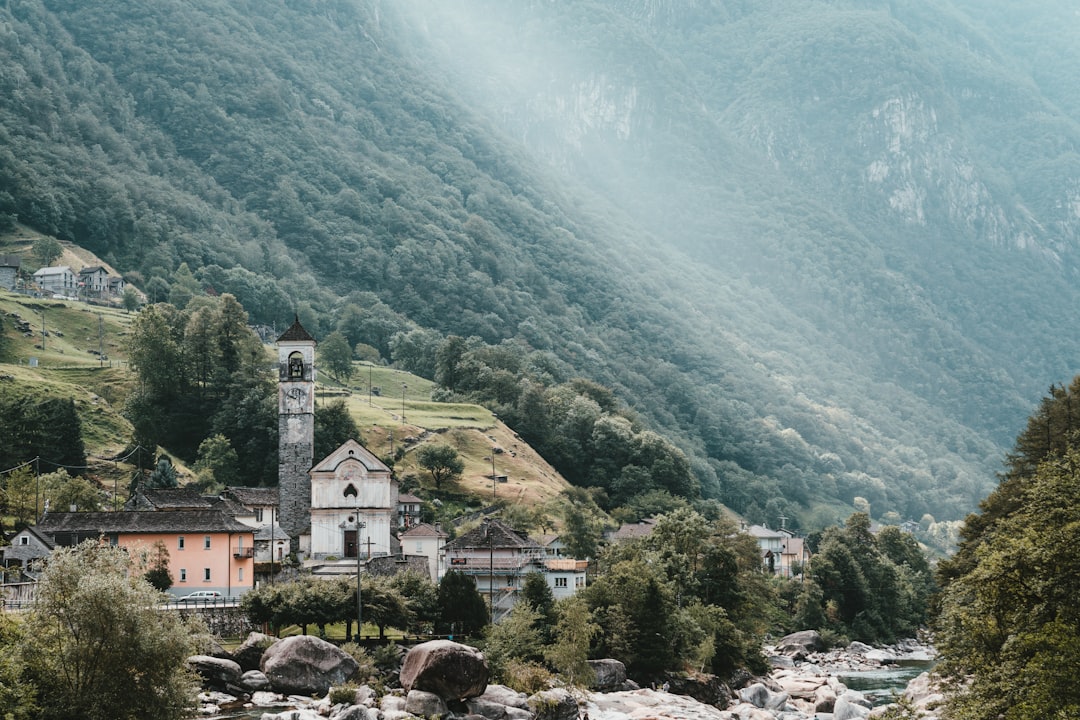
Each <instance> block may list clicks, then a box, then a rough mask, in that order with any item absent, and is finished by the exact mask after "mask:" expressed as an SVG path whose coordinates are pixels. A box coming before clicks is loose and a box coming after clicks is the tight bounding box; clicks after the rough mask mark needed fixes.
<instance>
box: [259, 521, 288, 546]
mask: <svg viewBox="0 0 1080 720" xmlns="http://www.w3.org/2000/svg"><path fill="white" fill-rule="evenodd" d="M255 539H256V540H266V541H267V542H270V541H274V542H276V541H278V540H291V539H292V538H290V537H289V534H288V533H287V532H285V531H284V530H282V529H281V526H280V525H278V524H277V523H274V524H273V525H263V526H261V527H258V528H255Z"/></svg>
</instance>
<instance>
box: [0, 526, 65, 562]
mask: <svg viewBox="0 0 1080 720" xmlns="http://www.w3.org/2000/svg"><path fill="white" fill-rule="evenodd" d="M52 551H53V543H52V539H51V538H50V537H49V536H48V535H44V534H42V533H41V532H39V531H38V529H37V528H36V527H34V526H30V527H26V528H23V529H22V530H20V531H19V532H17V533H15V534H14V535H13V536H12V537H11V544H10V545H8V546H7V547H5V548H3V550H0V554H2V556H3V563H4V567H6V568H13V567H17V568H20V569H22V570H26V569H28V568H30V567H31V565H32V564H33V563H34V562H35V561H36V560H42V559H44V558H47V557H49V555H50V554H52Z"/></svg>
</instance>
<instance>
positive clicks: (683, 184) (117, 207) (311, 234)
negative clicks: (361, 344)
mask: <svg viewBox="0 0 1080 720" xmlns="http://www.w3.org/2000/svg"><path fill="white" fill-rule="evenodd" d="M1078 30H1080V18H1078V17H1077V15H1076V13H1075V11H1074V10H1073V9H1071V8H1070V7H1069V6H1068V4H1067V3H1064V2H1051V3H1042V4H1040V5H1039V6H1037V7H1031V8H1026V9H1025V12H1024V13H1022V14H1020V13H1017V12H1015V11H1013V10H1012V9H1011V6H1008V5H1007V4H1005V3H999V2H991V3H988V4H987V3H974V2H961V1H960V0H955V1H954V2H946V3H937V4H934V5H933V7H928V6H925V5H924V4H920V3H908V2H903V1H902V0H894V1H893V2H891V3H887V4H883V3H868V2H840V1H837V2H808V3H798V4H794V5H793V4H790V3H787V4H785V3H780V2H754V3H741V2H720V1H715V2H709V1H706V0H702V1H700V2H692V3H682V2H670V3H669V2H659V1H657V2H648V1H645V0H626V1H625V2H617V1H612V2H589V1H584V2H575V3H538V2H520V3H506V2H495V1H492V2H484V1H480V0H475V1H470V2H434V1H433V2H419V1H417V2H408V3H402V2H375V1H373V2H351V1H349V0H336V1H325V2H311V1H304V2H301V1H300V0H284V1H280V2H264V1H261V0H258V1H256V0H252V1H250V2H243V1H242V0H236V1H233V2H225V1H224V0H202V1H201V2H197V3H181V2H179V1H172V0H165V1H163V2H159V3H154V4H152V5H146V6H141V5H140V6H129V4H127V3H104V4H87V3H80V2H76V1H75V0H15V1H12V2H8V3H5V4H4V5H3V7H0V214H3V215H6V216H7V217H13V216H14V217H17V219H18V221H19V222H23V223H26V224H28V225H31V226H32V227H34V228H35V229H38V230H41V231H44V232H51V233H54V234H56V235H57V236H58V237H61V238H63V239H69V240H73V241H75V242H78V243H80V244H82V245H85V246H86V247H88V248H90V249H92V250H94V251H95V252H97V253H98V254H100V255H101V256H103V257H105V258H106V259H107V260H108V261H109V262H110V263H112V264H113V265H114V266H116V267H118V268H121V269H123V270H124V271H125V272H127V273H128V274H129V276H130V277H131V278H132V279H133V280H135V281H136V282H137V284H140V285H141V286H144V287H146V288H148V289H156V291H158V292H160V294H161V295H162V297H166V296H167V295H168V292H169V290H170V288H171V286H172V285H173V284H174V283H175V282H176V271H177V268H178V267H179V266H180V264H181V263H184V262H186V263H188V265H189V266H190V268H191V269H192V270H193V271H195V275H196V277H197V278H198V279H199V281H200V282H201V283H202V284H203V285H204V286H210V287H213V288H214V289H215V290H216V291H219V292H232V293H234V294H236V295H237V297H238V298H239V299H240V300H241V301H242V302H243V303H244V305H245V307H246V308H247V309H248V310H249V312H250V313H251V314H252V317H253V319H254V320H256V321H259V322H267V323H274V322H277V323H279V324H280V323H283V322H285V321H286V320H287V319H289V318H291V316H292V313H293V311H294V310H296V311H298V312H299V313H300V315H301V319H302V320H303V321H304V323H305V326H306V327H309V328H310V329H311V330H312V332H313V333H315V334H316V336H320V335H322V334H325V333H327V332H329V331H330V330H332V329H334V327H335V323H336V321H337V319H338V317H339V314H340V312H341V311H342V308H343V307H344V306H345V305H346V304H347V303H354V304H360V305H363V306H364V307H365V308H367V309H368V311H369V312H370V314H371V316H372V317H373V318H374V320H373V321H372V323H370V324H369V325H370V326H371V327H376V326H377V327H378V328H379V330H378V331H377V332H376V331H374V330H373V331H371V334H370V337H367V338H365V342H368V343H369V344H371V345H373V346H375V347H377V348H378V349H380V351H382V352H383V354H384V357H390V355H391V352H390V342H389V338H390V337H392V335H393V333H394V332H397V331H408V330H410V329H415V328H417V327H419V328H426V329H430V330H433V331H436V332H438V333H440V334H457V335H461V336H476V337H478V338H480V339H482V341H483V342H485V343H489V344H492V345H494V344H498V343H500V342H503V341H508V340H516V341H519V342H520V343H523V344H525V345H526V346H527V347H528V348H530V349H533V350H537V351H541V352H543V353H544V354H545V355H546V357H547V362H546V364H545V366H544V368H543V369H542V372H541V371H538V372H539V374H540V375H542V376H543V377H547V378H549V379H552V380H563V379H567V378H570V377H574V376H577V375H582V376H586V377H589V378H592V379H594V380H596V381H598V382H601V383H603V384H605V385H608V386H610V387H612V388H613V389H614V390H615V391H616V392H617V394H618V396H619V397H620V398H621V399H622V401H624V402H625V403H627V404H628V405H629V406H631V407H632V408H633V409H634V410H635V411H636V412H637V413H638V414H639V415H640V416H641V417H642V418H643V420H644V421H645V422H646V423H647V424H649V425H651V426H652V427H654V428H655V429H656V430H657V431H659V432H661V433H663V434H664V435H666V436H667V437H669V438H671V439H672V440H673V441H675V442H676V443H677V444H678V445H679V446H680V447H681V448H683V450H684V451H685V452H686V453H687V454H688V455H689V456H690V458H691V462H692V465H693V468H694V471H695V473H696V475H697V477H698V479H699V481H700V483H701V487H702V492H703V494H705V495H706V496H708V497H714V498H718V499H720V500H722V501H724V502H726V503H728V504H729V505H731V506H732V507H734V508H736V509H738V510H740V511H745V512H749V513H750V514H751V515H752V516H756V517H755V519H758V520H767V521H769V522H770V523H775V522H776V517H775V515H776V514H777V513H779V512H784V513H786V514H787V515H788V516H789V517H790V516H794V517H796V518H799V519H800V520H801V521H802V522H803V524H804V525H807V526H810V525H814V524H820V523H822V522H826V521H828V520H831V519H833V518H835V517H838V516H842V515H845V514H846V512H847V510H846V509H845V506H849V505H850V503H851V502H852V501H853V499H854V498H855V497H856V496H859V497H863V498H866V499H868V500H869V501H870V503H871V507H872V509H873V514H874V515H875V516H878V515H880V514H881V513H884V512H886V511H889V510H893V511H896V512H897V513H899V514H900V515H901V516H904V517H908V516H910V517H914V518H916V519H917V518H919V517H920V516H921V515H922V514H923V513H926V512H929V513H932V514H934V515H935V516H936V517H937V518H938V519H944V518H950V517H960V516H962V515H963V514H964V513H965V512H967V511H969V510H971V509H973V508H974V506H975V503H976V502H977V501H978V500H979V499H980V498H981V497H982V496H984V495H985V494H986V492H987V491H988V490H989V488H990V487H991V486H992V484H993V482H994V473H995V472H996V471H997V470H998V469H999V468H1000V465H1001V459H1002V456H1003V454H1004V451H1005V449H1006V448H1007V447H1009V446H1010V445H1011V442H1012V438H1013V437H1014V436H1015V435H1016V433H1017V432H1018V431H1019V429H1020V428H1021V426H1022V424H1023V420H1024V418H1026V417H1027V415H1028V414H1029V413H1030V410H1031V408H1032V407H1033V406H1034V405H1035V404H1036V403H1037V402H1038V400H1039V397H1040V395H1041V393H1043V392H1044V391H1045V389H1046V387H1047V386H1048V385H1050V384H1051V383H1055V382H1062V381H1066V380H1067V379H1068V378H1070V377H1071V376H1072V374H1073V371H1074V368H1073V358H1074V357H1075V356H1076V350H1077V347H1076V346H1077V343H1078V338H1080V332H1077V330H1078V328H1077V324H1078V322H1080V321H1078V319H1077V317H1076V313H1075V312H1074V308H1076V307H1077V305H1078V300H1080V298H1078V297H1077V296H1078V291H1077V282H1076V272H1077V257H1078V255H1077V239H1078V238H1077V233H1078V228H1080V156H1078V155H1077V151H1076V149H1077V139H1078V138H1080V132H1078V130H1080V125H1078V123H1077V120H1078V119H1080V118H1078V113H1080V101H1078V100H1077V99H1076V98H1075V93H1074V88H1075V87H1076V86H1077V83H1076V81H1077V80H1078V79H1080V78H1078V69H1080V56H1078V52H1080V51H1078V50H1077V48H1078V47H1080V45H1078V44H1077V40H1078V39H1080V38H1078V34H1080V33H1078ZM375 320H377V322H375ZM279 326H280V325H279Z"/></svg>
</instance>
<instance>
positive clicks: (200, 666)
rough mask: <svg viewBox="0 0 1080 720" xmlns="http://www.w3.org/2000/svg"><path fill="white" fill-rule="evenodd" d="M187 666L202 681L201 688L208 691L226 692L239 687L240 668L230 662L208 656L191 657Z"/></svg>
mask: <svg viewBox="0 0 1080 720" xmlns="http://www.w3.org/2000/svg"><path fill="white" fill-rule="evenodd" d="M187 664H188V665H189V666H190V667H191V669H193V670H194V671H195V672H196V673H198V674H199V677H200V678H201V679H202V685H203V687H205V688H207V689H209V690H221V691H224V692H228V691H229V690H234V689H236V688H238V687H240V674H241V671H240V666H239V665H237V664H236V663H235V662H234V661H232V660H226V659H225V658H219V657H213V656H210V655H192V656H191V657H189V658H188V659H187Z"/></svg>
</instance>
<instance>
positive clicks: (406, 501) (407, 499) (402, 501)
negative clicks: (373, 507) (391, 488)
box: [397, 493, 424, 505]
mask: <svg viewBox="0 0 1080 720" xmlns="http://www.w3.org/2000/svg"><path fill="white" fill-rule="evenodd" d="M397 501H398V505H420V504H421V503H423V502H424V501H423V500H421V499H420V498H418V497H416V496H415V495H410V494H409V493H401V494H400V495H398V499H397Z"/></svg>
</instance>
